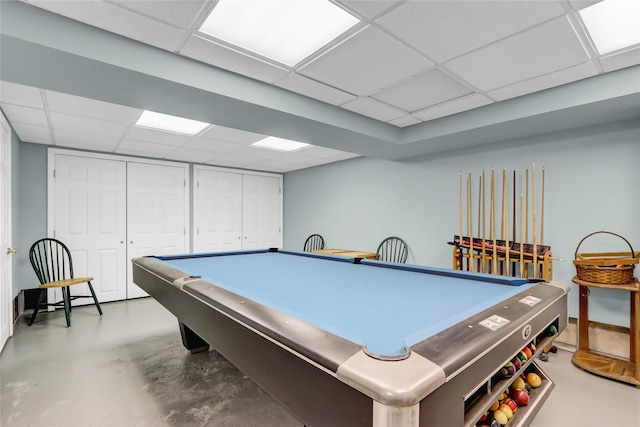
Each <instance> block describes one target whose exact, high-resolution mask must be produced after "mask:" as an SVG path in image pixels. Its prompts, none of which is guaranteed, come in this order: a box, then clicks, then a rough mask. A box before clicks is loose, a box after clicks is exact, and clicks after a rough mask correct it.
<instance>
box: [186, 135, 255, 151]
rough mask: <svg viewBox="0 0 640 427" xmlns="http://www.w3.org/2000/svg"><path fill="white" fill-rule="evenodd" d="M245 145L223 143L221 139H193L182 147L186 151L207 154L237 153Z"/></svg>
mask: <svg viewBox="0 0 640 427" xmlns="http://www.w3.org/2000/svg"><path fill="white" fill-rule="evenodd" d="M244 146H245V144H239V143H237V142H230V141H223V140H221V139H206V138H202V137H200V138H195V139H193V140H192V141H189V142H188V143H187V144H185V145H184V146H183V147H184V148H188V149H197V150H200V151H206V152H208V153H218V154H220V153H232V152H234V151H238V150H239V149H241V148H242V147H244Z"/></svg>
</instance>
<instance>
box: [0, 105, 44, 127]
mask: <svg viewBox="0 0 640 427" xmlns="http://www.w3.org/2000/svg"><path fill="white" fill-rule="evenodd" d="M2 109H3V110H4V113H5V114H6V116H7V119H9V121H10V122H11V123H24V124H28V125H35V126H48V125H49V124H48V122H47V116H46V115H45V113H44V111H43V110H42V109H38V108H32V107H23V106H21V105H13V104H2Z"/></svg>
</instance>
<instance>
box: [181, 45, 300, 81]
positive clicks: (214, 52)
mask: <svg viewBox="0 0 640 427" xmlns="http://www.w3.org/2000/svg"><path fill="white" fill-rule="evenodd" d="M180 53H181V54H182V55H184V56H188V57H189V58H193V59H196V60H198V61H202V62H205V63H207V64H210V65H215V66H216V67H220V68H224V69H225V70H229V71H233V72H234V73H237V74H242V75H243V76H247V77H251V78H253V79H256V80H261V81H263V82H267V83H273V82H274V81H276V80H278V79H279V78H282V77H284V76H285V75H287V73H288V71H287V70H285V69H283V68H280V67H278V66H276V65H273V64H269V63H267V62H264V61H261V60H259V59H256V58H252V57H250V56H247V55H246V54H244V53H241V52H238V51H236V50H233V49H230V48H227V47H225V46H222V45H220V44H217V43H214V42H212V41H209V40H206V39H204V38H202V37H198V36H191V37H189V39H188V40H187V43H186V44H185V45H184V47H183V48H182V49H181V50H180Z"/></svg>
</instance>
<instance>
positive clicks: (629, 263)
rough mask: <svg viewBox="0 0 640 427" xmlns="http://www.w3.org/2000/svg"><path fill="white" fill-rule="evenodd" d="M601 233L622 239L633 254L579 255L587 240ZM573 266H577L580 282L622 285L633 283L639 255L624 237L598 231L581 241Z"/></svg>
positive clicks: (602, 253) (603, 253)
mask: <svg viewBox="0 0 640 427" xmlns="http://www.w3.org/2000/svg"><path fill="white" fill-rule="evenodd" d="M599 233H606V234H612V235H614V236H617V237H619V238H621V239H622V240H624V241H625V242H626V243H627V245H629V249H630V250H631V252H600V253H578V249H580V245H581V244H582V242H584V241H585V239H587V238H588V237H591V236H593V235H594V234H599ZM573 264H574V265H575V266H576V272H577V275H578V279H580V280H584V281H586V282H594V283H610V284H618V285H620V284H626V283H630V282H632V281H633V269H634V268H635V264H638V254H637V253H635V252H634V251H633V248H632V247H631V243H629V241H628V240H627V239H625V238H624V237H622V236H620V235H618V234H615V233H612V232H610V231H596V232H595V233H591V234H589V235H587V236H585V237H584V238H583V239H582V240H580V243H578V247H577V248H576V253H575V259H574V260H573Z"/></svg>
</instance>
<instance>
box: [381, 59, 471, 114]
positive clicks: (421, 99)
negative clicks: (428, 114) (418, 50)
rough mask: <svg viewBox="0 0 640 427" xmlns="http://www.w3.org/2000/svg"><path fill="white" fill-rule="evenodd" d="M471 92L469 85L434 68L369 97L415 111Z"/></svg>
mask: <svg viewBox="0 0 640 427" xmlns="http://www.w3.org/2000/svg"><path fill="white" fill-rule="evenodd" d="M472 92H474V90H473V89H471V88H470V87H468V86H465V85H464V84H462V83H460V82H459V81H458V80H456V79H454V78H453V77H451V76H449V75H447V74H446V73H443V72H442V71H440V70H438V69H435V70H431V71H428V72H426V73H423V74H420V75H418V76H414V77H413V78H410V79H407V80H404V81H402V82H400V83H398V84H396V85H393V86H390V87H388V88H386V89H383V90H382V91H380V92H377V93H375V94H373V95H371V97H372V98H375V99H378V100H380V101H384V102H386V103H387V104H391V105H394V106H396V107H398V108H402V109H403V110H405V111H416V110H419V109H422V108H426V107H429V106H431V105H435V104H440V103H442V102H445V101H449V100H451V99H455V98H459V97H461V96H464V95H468V94H470V93H472Z"/></svg>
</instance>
